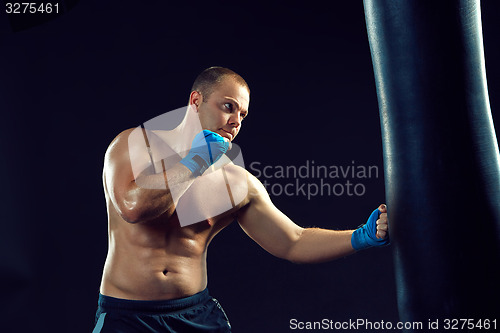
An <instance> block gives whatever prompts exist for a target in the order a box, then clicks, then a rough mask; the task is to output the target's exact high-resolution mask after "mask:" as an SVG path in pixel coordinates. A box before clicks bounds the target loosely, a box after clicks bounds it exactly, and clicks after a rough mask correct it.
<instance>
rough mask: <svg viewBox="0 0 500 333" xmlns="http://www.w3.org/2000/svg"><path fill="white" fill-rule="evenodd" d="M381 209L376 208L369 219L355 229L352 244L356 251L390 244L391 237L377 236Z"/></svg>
mask: <svg viewBox="0 0 500 333" xmlns="http://www.w3.org/2000/svg"><path fill="white" fill-rule="evenodd" d="M379 216H380V210H378V208H377V209H375V210H374V211H373V213H372V214H371V215H370V217H369V218H368V221H367V222H366V223H365V224H364V225H363V226H362V227H360V228H358V229H356V230H354V232H353V233H352V236H351V245H352V247H353V249H355V250H356V251H359V250H363V249H366V248H369V247H372V246H384V245H387V244H389V237H386V238H385V239H381V238H377V236H376V235H377V220H378V218H379Z"/></svg>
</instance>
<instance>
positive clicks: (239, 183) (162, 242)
mask: <svg viewBox="0 0 500 333" xmlns="http://www.w3.org/2000/svg"><path fill="white" fill-rule="evenodd" d="M249 100H250V99H249V93H248V90H247V89H246V88H245V87H243V86H241V85H240V84H238V83H237V82H235V81H233V80H232V79H230V78H226V79H224V80H223V82H222V83H221V84H220V85H218V86H217V89H215V90H214V92H213V93H212V94H211V95H210V96H209V97H208V98H206V97H204V96H202V95H201V94H200V93H199V92H196V91H194V92H192V93H191V95H190V99H189V106H190V107H191V108H188V113H187V116H186V118H185V120H184V123H182V124H181V125H180V126H179V127H178V128H177V129H174V130H172V131H168V132H167V131H155V132H154V133H153V134H152V135H151V137H152V138H156V139H157V140H152V141H156V142H157V143H159V144H161V145H163V147H162V149H170V150H171V153H170V154H169V155H170V156H169V158H167V159H165V160H164V161H163V163H164V166H165V168H164V169H163V171H162V169H160V171H158V169H155V168H153V167H152V165H149V166H147V167H145V168H144V171H143V172H142V173H141V174H140V175H138V176H137V175H134V172H133V170H132V167H131V156H130V153H129V152H130V151H134V147H129V144H130V142H132V144H133V140H132V141H130V140H129V136H131V135H134V134H133V133H134V132H133V129H129V130H126V131H124V132H122V133H120V134H119V135H118V136H117V137H116V138H115V139H114V140H113V142H112V143H111V144H110V146H109V148H108V150H107V152H106V156H105V162H104V169H103V186H104V192H105V198H106V204H107V212H108V234H109V249H108V254H107V258H106V263H105V265H104V271H103V276H102V281H101V288H100V292H101V293H102V294H104V295H107V296H111V297H116V298H123V299H131V300H167V299H175V298H181V297H186V296H190V295H193V294H195V293H197V292H200V291H202V290H203V289H205V288H206V286H207V267H206V255H207V248H208V245H209V244H210V241H211V240H212V239H213V237H214V236H215V235H216V234H217V233H219V232H220V231H221V230H222V229H223V228H225V227H226V226H228V225H229V224H230V223H231V222H232V221H234V220H237V221H238V223H239V224H240V226H241V227H242V229H243V230H244V231H245V232H246V233H247V234H248V235H249V236H250V237H251V238H252V239H253V240H254V241H256V242H257V243H258V244H259V245H260V246H262V247H263V248H264V249H265V250H267V251H268V252H269V253H271V254H273V255H275V256H277V257H280V258H283V259H286V260H290V261H292V262H297V263H313V262H323V261H328V260H333V259H336V258H339V257H343V256H346V255H349V254H351V253H354V252H355V251H354V249H353V248H352V246H351V235H352V232H353V231H352V230H348V231H334V230H326V229H318V228H302V227H299V226H298V225H296V224H295V223H294V222H292V221H291V220H290V219H289V218H288V217H287V216H286V215H285V214H283V213H282V212H281V211H280V210H278V209H277V208H276V207H275V206H274V204H273V203H272V202H271V200H270V198H269V195H268V193H267V191H266V190H265V188H264V186H263V185H262V184H261V183H260V181H259V180H258V179H257V178H255V177H254V176H253V175H251V174H250V173H248V172H247V171H246V170H245V169H243V168H241V167H239V166H236V165H233V164H231V163H230V162H229V161H227V159H226V160H225V162H224V160H223V159H221V163H219V165H216V167H212V168H211V169H210V170H207V171H206V172H205V174H203V176H201V177H198V178H195V177H194V176H193V175H192V174H191V172H190V171H189V169H187V168H186V167H185V166H184V165H182V164H181V163H179V161H180V160H181V159H182V158H183V157H184V156H185V155H186V153H187V152H188V151H189V148H190V144H191V141H192V138H193V137H194V135H196V133H198V132H199V130H200V128H197V127H196V126H191V125H190V124H191V123H196V122H198V126H199V124H200V123H201V128H203V129H208V130H211V131H214V132H216V133H218V134H220V135H221V136H223V137H225V138H227V139H229V140H231V141H232V140H233V139H234V138H235V137H236V135H237V134H238V132H239V130H240V129H241V124H242V120H243V118H244V117H245V116H246V114H247V113H248V104H249ZM165 147H166V148H165ZM129 148H132V149H129ZM152 148H153V150H154V147H152ZM133 159H134V160H135V159H138V160H139V162H141V159H142V163H144V165H147V164H148V161H150V155H148V153H147V152H143V153H139V154H136V155H134V156H133ZM158 162H160V161H154V162H153V163H158ZM222 168H223V169H224V173H225V178H224V177H222V176H221V172H222ZM165 179H168V182H166V181H165ZM226 182H227V183H229V184H231V190H232V191H233V192H234V193H233V195H234V196H238V195H239V197H242V198H243V200H241V201H240V202H237V203H236V204H235V206H234V207H233V208H231V209H229V210H227V211H224V212H223V213H221V214H219V215H217V216H215V217H212V216H208V215H210V214H208V215H207V216H208V217H207V218H206V219H205V220H204V221H201V222H199V223H195V224H191V225H188V226H185V227H181V226H180V224H179V218H178V216H177V211H176V208H177V210H181V209H193V210H196V211H199V212H200V214H202V215H203V213H204V212H205V210H206V209H207V207H209V208H210V211H217V209H215V210H212V208H213V207H214V206H217V205H218V204H219V202H221V201H220V200H219V197H218V192H221V193H222V192H224V191H214V189H217V188H226ZM174 192H175V193H176V194H179V193H180V194H182V196H180V199H178V200H177V199H175V197H178V195H176V196H174V195H172V194H171V193H174ZM224 193H225V192H224ZM173 198H174V199H173ZM216 208H217V207H216ZM379 209H380V210H381V212H382V214H381V215H380V218H379V220H378V222H377V236H378V237H381V238H385V237H386V232H387V214H386V208H385V205H381V206H380V207H379ZM307 222H309V223H311V222H312V221H307ZM353 224H354V225H358V224H359V222H358V223H356V222H354V223H353Z"/></svg>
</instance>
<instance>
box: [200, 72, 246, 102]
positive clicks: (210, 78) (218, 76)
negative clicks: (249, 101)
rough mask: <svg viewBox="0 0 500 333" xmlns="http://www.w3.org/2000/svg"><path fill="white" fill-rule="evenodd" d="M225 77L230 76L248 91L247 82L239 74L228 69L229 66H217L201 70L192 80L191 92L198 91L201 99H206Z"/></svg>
mask: <svg viewBox="0 0 500 333" xmlns="http://www.w3.org/2000/svg"><path fill="white" fill-rule="evenodd" d="M226 77H230V78H231V79H233V80H235V81H236V82H237V83H239V84H240V85H242V86H243V87H245V88H246V89H247V90H248V93H250V88H249V87H248V84H247V83H246V81H245V80H244V79H243V78H242V77H241V76H240V75H239V74H237V73H236V72H234V71H232V70H230V69H229V68H224V67H218V66H214V67H210V68H207V69H205V70H204V71H203V72H201V73H200V75H198V77H197V78H196V80H194V83H193V87H192V88H191V92H193V91H198V92H200V93H201V94H202V95H203V99H208V98H209V97H210V95H211V94H212V93H213V91H214V90H215V88H216V87H217V86H218V85H219V84H220V83H221V82H222V81H223V80H224V79H225V78H226Z"/></svg>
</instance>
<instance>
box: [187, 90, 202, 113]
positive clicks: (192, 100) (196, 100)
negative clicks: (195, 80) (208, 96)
mask: <svg viewBox="0 0 500 333" xmlns="http://www.w3.org/2000/svg"><path fill="white" fill-rule="evenodd" d="M202 102H203V96H202V95H201V94H200V93H199V92H198V91H196V90H195V91H192V92H191V95H189V105H192V106H194V108H195V110H196V111H198V107H199V106H200V105H201V103H202Z"/></svg>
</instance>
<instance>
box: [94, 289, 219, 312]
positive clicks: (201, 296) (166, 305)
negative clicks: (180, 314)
mask: <svg viewBox="0 0 500 333" xmlns="http://www.w3.org/2000/svg"><path fill="white" fill-rule="evenodd" d="M209 299H211V297H210V295H209V293H208V289H205V290H203V291H200V292H199V293H197V294H194V295H192V296H188V297H184V298H177V299H169V300H163V301H136V300H130V299H122V298H115V297H111V296H106V295H103V294H101V293H99V301H98V305H99V307H100V308H101V309H103V310H118V311H133V312H161V313H165V312H173V311H179V310H183V309H186V308H190V307H192V306H195V305H198V304H201V303H203V302H205V301H207V300H209Z"/></svg>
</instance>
